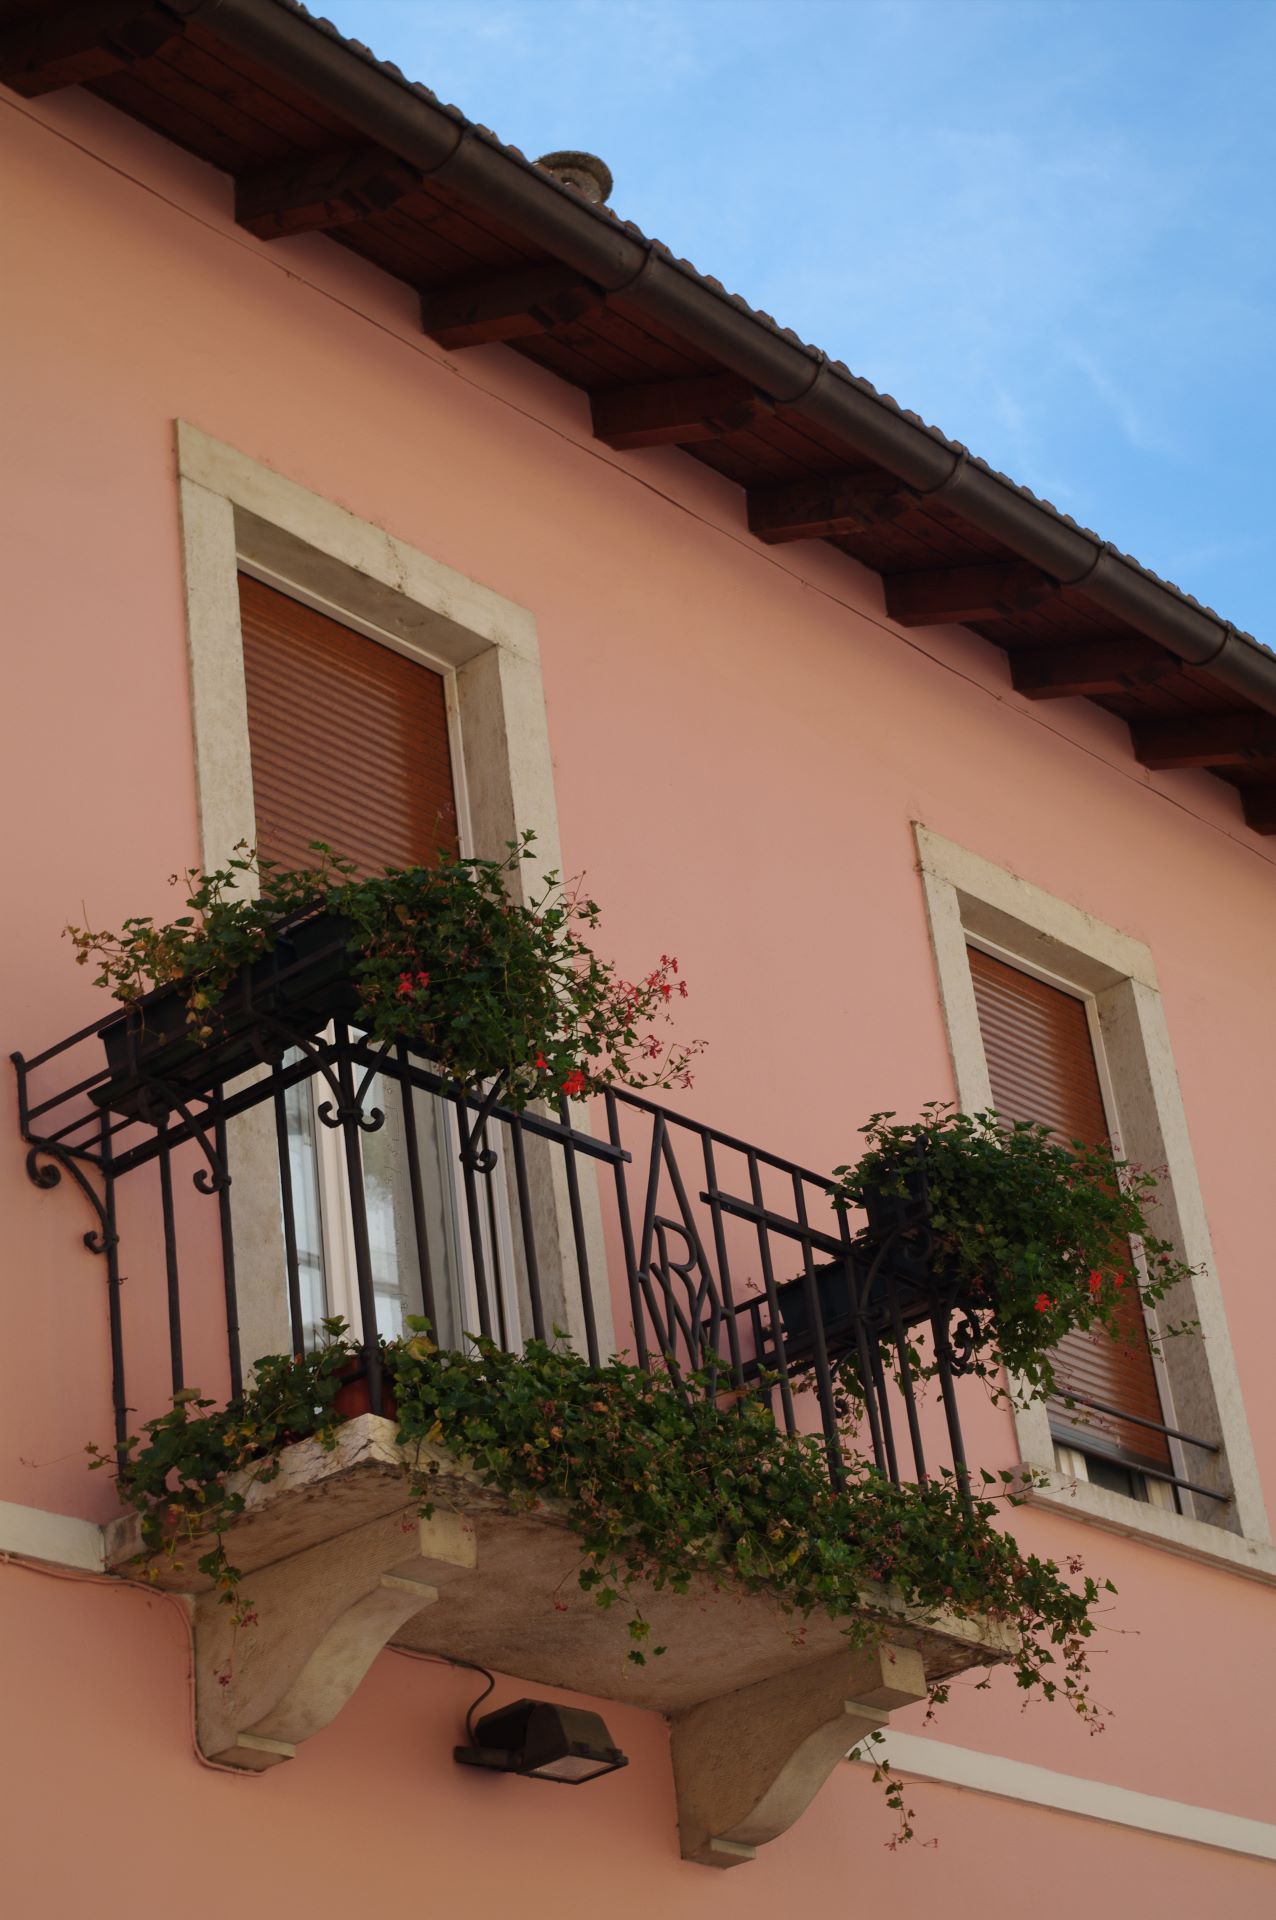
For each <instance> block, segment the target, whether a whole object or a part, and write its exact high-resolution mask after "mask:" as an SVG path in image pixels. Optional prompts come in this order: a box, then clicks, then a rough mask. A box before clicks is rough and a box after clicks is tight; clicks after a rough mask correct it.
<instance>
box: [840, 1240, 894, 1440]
mask: <svg viewBox="0 0 1276 1920" xmlns="http://www.w3.org/2000/svg"><path fill="white" fill-rule="evenodd" d="M837 1219H838V1232H839V1234H840V1235H841V1240H842V1245H843V1247H844V1248H845V1249H846V1261H847V1273H848V1277H849V1280H850V1291H851V1315H852V1320H853V1323H854V1327H855V1352H856V1356H857V1358H858V1360H859V1376H860V1387H861V1389H862V1391H863V1394H864V1411H865V1413H866V1414H867V1416H868V1438H869V1445H870V1447H871V1448H872V1450H873V1465H874V1466H875V1467H876V1468H877V1470H878V1472H879V1473H885V1471H886V1450H885V1447H884V1446H883V1443H882V1422H881V1416H880V1414H879V1412H878V1408H877V1393H876V1390H875V1387H874V1383H873V1366H872V1361H871V1358H870V1356H869V1345H868V1340H869V1335H868V1329H867V1327H866V1326H865V1325H864V1308H865V1306H866V1305H867V1304H868V1300H867V1295H868V1285H869V1281H868V1277H867V1276H866V1277H865V1278H864V1279H863V1280H862V1281H861V1278H860V1272H859V1267H858V1263H857V1262H856V1259H855V1254H854V1252H853V1249H852V1245H851V1229H850V1226H849V1224H848V1222H847V1218H846V1210H845V1208H842V1209H841V1210H840V1211H839V1213H838V1216H837Z"/></svg>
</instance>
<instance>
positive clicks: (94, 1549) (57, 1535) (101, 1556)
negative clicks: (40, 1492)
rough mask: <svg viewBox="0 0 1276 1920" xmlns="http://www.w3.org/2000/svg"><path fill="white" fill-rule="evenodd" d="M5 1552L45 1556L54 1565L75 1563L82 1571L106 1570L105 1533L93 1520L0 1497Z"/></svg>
mask: <svg viewBox="0 0 1276 1920" xmlns="http://www.w3.org/2000/svg"><path fill="white" fill-rule="evenodd" d="M6 1553H13V1554H18V1555H19V1556H20V1557H21V1558H22V1559H23V1560H47V1561H48V1562H49V1563H50V1565H52V1566H56V1567H74V1568H76V1569H77V1570H78V1571H80V1572H82V1573H104V1572H105V1570H106V1549H105V1536H104V1534H103V1531H102V1529H101V1527H99V1526H95V1525H94V1523H93V1521H92V1520H77V1519H75V1518H74V1517H73V1516H72V1515H71V1514H69V1513H46V1512H45V1510H44V1509H43V1507H20V1506H17V1505H15V1504H14V1503H13V1502H11V1501H8V1500H0V1554H6Z"/></svg>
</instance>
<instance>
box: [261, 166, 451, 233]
mask: <svg viewBox="0 0 1276 1920" xmlns="http://www.w3.org/2000/svg"><path fill="white" fill-rule="evenodd" d="M420 184H421V175H420V174H419V173H418V172H417V171H416V170H415V168H413V167H410V166H409V165H408V163H407V162H406V161H405V160H400V159H399V157H398V155H397V154H393V153H388V152H387V151H386V149H385V148H384V147H377V146H362V147H328V148H325V149H324V150H323V151H322V152H320V153H303V154H297V155H295V156H293V157H291V158H289V159H287V160H279V161H273V162H271V163H270V164H269V165H267V166H261V167H253V168H251V169H249V170H248V171H247V172H244V173H241V174H238V175H237V176H236V179H235V218H236V220H237V221H238V222H239V224H240V226H241V227H247V229H248V231H249V233H255V234H256V235H257V237H258V239H259V240H281V239H283V238H284V236H285V235H287V234H293V233H326V232H327V231H329V229H330V228H333V227H348V226H350V225H351V224H352V223H353V222H354V221H356V220H367V219H369V218H370V217H371V216H372V215H373V214H377V213H384V212H386V211H387V209H388V208H390V207H393V206H395V205H396V204H397V202H398V201H400V200H402V199H403V198H404V197H405V196H406V195H407V194H409V193H412V192H413V191H414V190H415V189H416V188H417V187H419V186H420Z"/></svg>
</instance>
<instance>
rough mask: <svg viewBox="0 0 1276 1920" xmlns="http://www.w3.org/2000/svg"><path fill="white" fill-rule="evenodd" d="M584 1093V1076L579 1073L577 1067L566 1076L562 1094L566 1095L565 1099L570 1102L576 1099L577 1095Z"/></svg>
mask: <svg viewBox="0 0 1276 1920" xmlns="http://www.w3.org/2000/svg"><path fill="white" fill-rule="evenodd" d="M584 1091H585V1076H584V1074H583V1073H582V1072H581V1070H580V1068H579V1067H573V1068H572V1070H571V1072H570V1073H569V1074H568V1076H567V1078H566V1079H565V1080H564V1082H563V1092H564V1093H565V1094H566V1095H567V1098H568V1099H569V1100H572V1099H574V1098H575V1097H576V1095H577V1094H579V1093H584Z"/></svg>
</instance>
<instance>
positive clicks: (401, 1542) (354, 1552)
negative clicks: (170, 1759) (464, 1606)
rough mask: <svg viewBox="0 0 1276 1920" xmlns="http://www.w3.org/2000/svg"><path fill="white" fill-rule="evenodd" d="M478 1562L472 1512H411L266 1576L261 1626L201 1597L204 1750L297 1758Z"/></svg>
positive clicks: (261, 1760)
mask: <svg viewBox="0 0 1276 1920" xmlns="http://www.w3.org/2000/svg"><path fill="white" fill-rule="evenodd" d="M476 1561H477V1556H476V1552H475V1541H474V1529H473V1527H472V1526H471V1524H470V1523H469V1522H468V1521H467V1520H465V1519H464V1518H463V1517H462V1516H461V1515H459V1514H455V1513H436V1514H435V1515H434V1516H433V1517H432V1518H431V1519H429V1520H422V1519H420V1518H419V1517H418V1516H417V1514H416V1512H415V1510H414V1509H407V1510H406V1511H405V1512H403V1513H399V1514H390V1515H388V1516H387V1517H386V1518H384V1519H382V1520H377V1521H374V1522H373V1523H372V1524H371V1525H370V1526H366V1527H359V1528H356V1529H355V1531H354V1532H352V1533H347V1534H342V1535H341V1536H339V1537H338V1538H337V1539H335V1540H330V1541H326V1542H324V1543H323V1544H322V1545H320V1546H314V1547H310V1548H308V1549H307V1551H306V1552H304V1553H300V1554H297V1555H295V1556H294V1557H293V1558H291V1559H288V1560H282V1561H280V1562H279V1563H278V1564H276V1565H275V1566H272V1567H265V1568H262V1569H261V1570H260V1571H258V1572H257V1573H254V1574H253V1576H252V1601H253V1612H254V1615H255V1616H256V1617H255V1618H254V1620H253V1623H252V1626H251V1629H250V1630H247V1631H240V1632H236V1630H235V1627H234V1624H233V1621H232V1619H231V1615H230V1610H229V1609H228V1608H227V1607H225V1606H223V1605H222V1604H220V1602H219V1601H218V1599H217V1598H216V1596H215V1595H213V1594H211V1593H200V1594H197V1595H196V1596H195V1600H194V1608H195V1706H196V1722H197V1730H198V1739H199V1746H200V1751H201V1752H202V1753H204V1754H206V1755H207V1756H208V1758H209V1759H210V1760H216V1761H219V1762H220V1763H221V1764H222V1765H223V1766H232V1767H244V1768H248V1769H251V1770H252V1771H254V1772H259V1771H261V1770H262V1769H264V1768H266V1767H273V1766H277V1765H278V1764H279V1762H280V1761H281V1760H291V1759H292V1758H293V1757H294V1755H295V1753H296V1750H297V1748H298V1747H299V1746H300V1745H301V1743H302V1741H304V1740H308V1739H309V1738H310V1736H311V1735H312V1734H315V1733H318V1732H319V1730H320V1728H321V1727H326V1726H327V1724H328V1722H329V1721H330V1720H331V1719H333V1718H334V1716H335V1715H336V1714H337V1713H339V1712H340V1710H341V1708H342V1707H344V1706H345V1704H346V1702H347V1700H349V1698H350V1696H351V1694H352V1693H353V1692H354V1691H355V1688H356V1687H357V1686H358V1685H359V1683H360V1681H361V1680H362V1679H363V1677H364V1675H365V1674H366V1673H367V1671H368V1669H369V1667H370V1666H371V1665H372V1662H373V1661H374V1660H375V1659H376V1657H377V1655H378V1654H379V1653H380V1652H381V1651H382V1649H383V1648H384V1647H386V1646H387V1645H388V1644H389V1642H390V1641H391V1640H393V1639H394V1638H395V1636H396V1634H398V1633H399V1631H400V1630H401V1629H402V1627H403V1626H404V1625H405V1623H406V1622H407V1621H409V1620H410V1619H412V1617H413V1616H414V1615H415V1614H418V1613H421V1612H423V1611H424V1610H425V1609H426V1608H427V1607H432V1606H434V1605H435V1604H436V1603H437V1601H438V1600H439V1598H440V1596H441V1594H442V1592H443V1591H444V1589H445V1588H447V1587H448V1586H449V1585H450V1584H451V1583H452V1582H453V1581H454V1580H457V1579H460V1578H463V1577H464V1576H465V1575H466V1574H468V1573H472V1572H473V1570H474V1567H475V1565H476Z"/></svg>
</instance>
